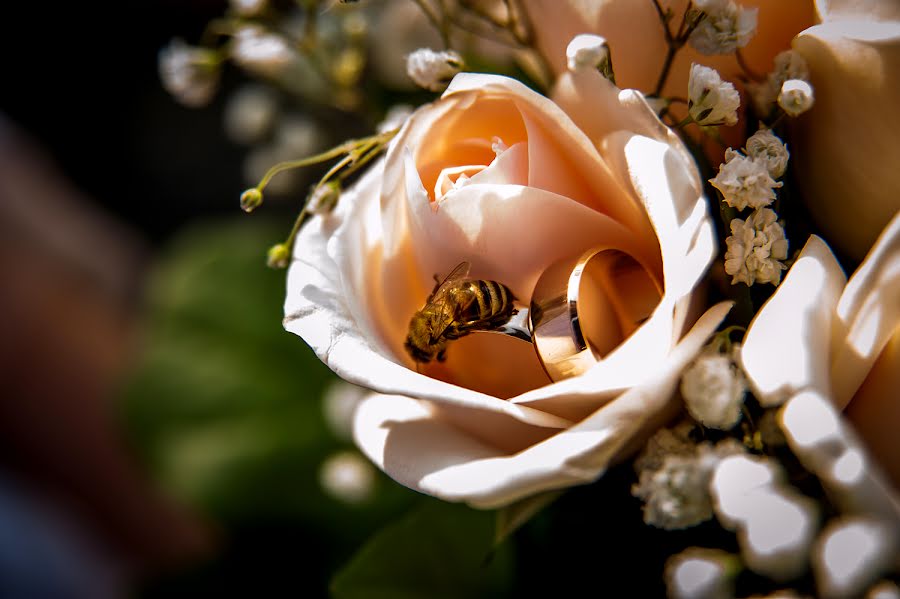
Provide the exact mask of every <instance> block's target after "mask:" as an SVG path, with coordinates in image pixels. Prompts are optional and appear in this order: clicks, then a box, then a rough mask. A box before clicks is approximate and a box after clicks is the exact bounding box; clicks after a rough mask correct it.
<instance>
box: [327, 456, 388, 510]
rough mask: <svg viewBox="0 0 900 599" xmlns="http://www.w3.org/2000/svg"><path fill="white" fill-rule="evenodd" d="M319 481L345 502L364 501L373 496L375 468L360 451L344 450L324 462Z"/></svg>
mask: <svg viewBox="0 0 900 599" xmlns="http://www.w3.org/2000/svg"><path fill="white" fill-rule="evenodd" d="M319 483H320V484H321V485H322V488H323V489H324V490H325V491H326V492H327V493H328V494H329V495H331V496H333V497H335V498H336V499H339V500H341V501H343V502H344V503H351V504H353V503H362V502H364V501H366V500H367V499H369V498H370V497H371V496H372V491H373V488H374V486H375V468H374V467H373V466H372V464H370V463H369V462H368V461H367V460H366V459H365V458H364V457H363V456H362V455H360V453H359V452H357V451H342V452H339V453H336V454H334V455H332V456H331V457H329V458H328V459H327V460H325V461H324V462H323V463H322V466H321V468H320V469H319Z"/></svg>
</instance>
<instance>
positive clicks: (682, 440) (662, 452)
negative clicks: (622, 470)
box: [634, 418, 697, 476]
mask: <svg viewBox="0 0 900 599" xmlns="http://www.w3.org/2000/svg"><path fill="white" fill-rule="evenodd" d="M693 428H694V425H693V423H692V422H691V421H690V420H689V419H687V418H685V419H684V420H682V421H681V422H679V423H678V424H677V425H676V426H674V427H673V428H661V429H659V430H658V431H656V432H655V433H654V434H653V436H652V437H650V439H649V440H648V441H647V444H646V445H645V446H644V450H643V451H642V452H641V453H640V455H638V457H637V458H635V460H634V470H635V472H636V473H637V474H638V476H640V474H641V472H642V471H644V470H657V469H659V468H660V467H662V463H663V461H664V460H665V459H666V457H667V456H670V455H691V454H693V453H694V451H696V448H697V444H696V443H695V442H694V441H692V440H691V437H690V434H691V430H692V429H693Z"/></svg>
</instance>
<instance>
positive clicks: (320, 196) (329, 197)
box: [306, 181, 341, 215]
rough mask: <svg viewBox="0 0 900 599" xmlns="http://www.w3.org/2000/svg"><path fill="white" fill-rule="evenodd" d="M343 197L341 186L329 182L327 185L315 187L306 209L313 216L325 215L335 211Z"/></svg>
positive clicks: (334, 182) (335, 182)
mask: <svg viewBox="0 0 900 599" xmlns="http://www.w3.org/2000/svg"><path fill="white" fill-rule="evenodd" d="M340 197H341V184H340V183H338V182H337V181H329V182H328V183H326V184H325V185H319V186H317V187H315V188H314V189H313V191H312V193H311V194H310V196H309V201H308V202H307V204H306V209H307V210H309V211H310V212H312V213H313V214H319V215H325V214H328V213H330V212H331V211H332V210H334V207H335V205H336V204H337V201H338V199H339V198H340Z"/></svg>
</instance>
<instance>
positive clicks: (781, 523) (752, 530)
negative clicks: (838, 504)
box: [737, 486, 819, 582]
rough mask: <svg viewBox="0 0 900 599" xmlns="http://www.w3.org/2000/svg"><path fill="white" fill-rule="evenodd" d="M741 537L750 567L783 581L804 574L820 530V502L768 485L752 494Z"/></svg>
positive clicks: (742, 547) (743, 552)
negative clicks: (811, 549) (818, 504)
mask: <svg viewBox="0 0 900 599" xmlns="http://www.w3.org/2000/svg"><path fill="white" fill-rule="evenodd" d="M747 499H748V501H747V506H748V507H749V510H748V511H747V512H746V513H745V514H744V515H743V520H742V521H741V522H740V523H739V524H738V530H737V539H738V545H739V546H740V548H741V557H743V559H744V562H745V563H746V564H747V567H748V568H750V569H751V570H753V571H754V572H756V573H758V574H762V575H764V576H767V577H769V578H771V579H772V580H775V581H779V582H783V581H787V580H790V579H792V578H795V577H797V576H799V575H800V574H802V573H803V572H804V571H805V570H806V567H807V565H808V563H809V552H810V548H811V547H812V544H813V541H814V540H815V536H816V532H817V531H818V521H819V512H818V506H817V504H816V503H815V502H814V501H813V500H812V499H810V498H808V497H806V496H804V495H801V494H799V493H797V492H796V491H794V490H793V488H792V487H787V486H781V487H765V488H761V489H758V490H756V491H755V492H752V493H751V494H750V495H749V496H748V498H747Z"/></svg>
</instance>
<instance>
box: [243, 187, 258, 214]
mask: <svg viewBox="0 0 900 599" xmlns="http://www.w3.org/2000/svg"><path fill="white" fill-rule="evenodd" d="M262 201H263V195H262V192H261V191H260V190H259V188H258V187H251V188H250V189H248V190H246V191H245V192H244V193H242V194H241V210H243V211H244V212H253V211H254V210H256V209H257V208H258V207H259V205H260V204H262Z"/></svg>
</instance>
